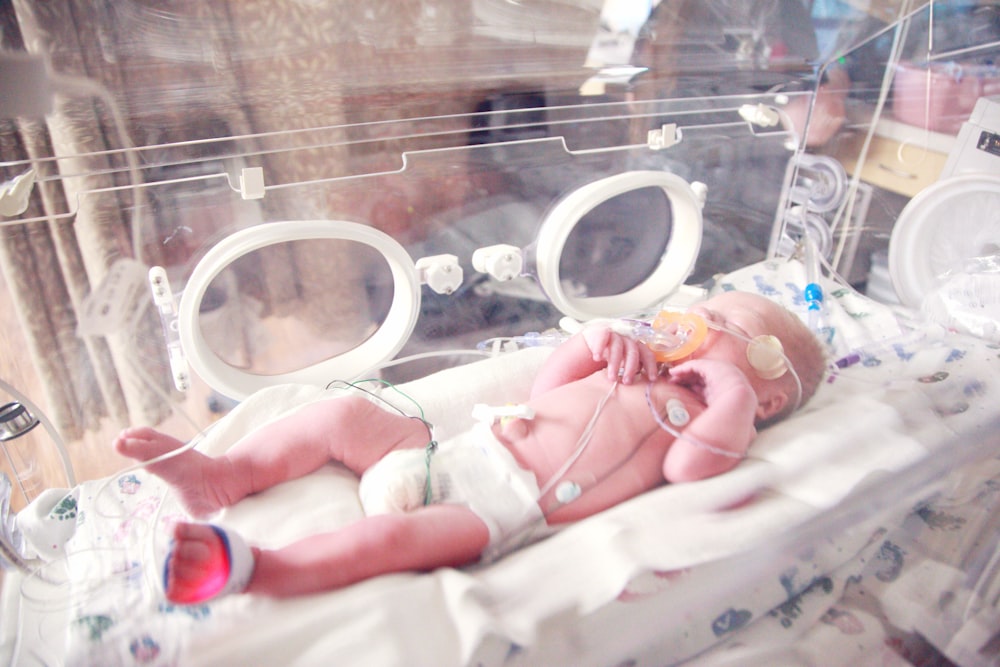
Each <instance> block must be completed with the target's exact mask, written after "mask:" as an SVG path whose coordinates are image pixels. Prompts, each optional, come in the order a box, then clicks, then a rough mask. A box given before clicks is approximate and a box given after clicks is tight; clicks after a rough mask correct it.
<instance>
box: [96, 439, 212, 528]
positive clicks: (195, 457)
mask: <svg viewBox="0 0 1000 667" xmlns="http://www.w3.org/2000/svg"><path fill="white" fill-rule="evenodd" d="M183 446H184V443H183V442H181V441H180V440H178V439H176V438H173V437H171V436H169V435H166V434H164V433H160V432H159V431H157V430H155V429H152V428H148V427H145V426H140V427H134V428H127V429H125V430H124V431H122V432H121V433H120V434H119V435H118V437H117V438H116V439H115V449H116V450H117V451H118V453H119V454H122V455H123V456H127V457H129V458H131V459H135V460H137V461H143V462H148V461H153V460H154V459H156V458H158V457H160V456H163V455H164V454H169V453H170V452H173V451H175V450H177V449H180V448H181V447H183ZM146 469H147V470H149V472H151V473H153V474H154V475H156V476H157V477H159V478H160V479H162V480H163V481H165V482H166V483H167V484H169V485H170V486H172V487H173V489H174V491H175V492H176V493H177V495H178V497H179V499H180V501H181V504H182V505H184V508H185V509H186V510H187V511H188V513H189V514H190V515H191V516H193V517H195V518H205V517H208V516H211V515H212V514H214V513H216V512H218V511H219V510H221V509H222V508H223V507H226V506H228V505H230V504H232V503H230V502H227V501H226V495H225V494H224V493H222V492H221V491H222V488H223V486H224V483H225V478H224V477H225V476H224V470H223V464H221V463H220V462H219V461H218V460H216V459H212V458H211V457H208V456H205V455H204V454H202V453H201V452H197V451H195V450H193V449H189V450H187V451H184V452H181V453H180V454H177V455H176V456H169V457H167V458H165V459H163V460H162V461H156V462H155V463H149V464H148V465H147V466H146Z"/></svg>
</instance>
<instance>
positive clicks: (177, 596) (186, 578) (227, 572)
mask: <svg viewBox="0 0 1000 667" xmlns="http://www.w3.org/2000/svg"><path fill="white" fill-rule="evenodd" d="M253 565H254V560H253V552H252V551H251V550H250V548H249V547H247V546H246V544H245V543H244V542H243V540H242V539H240V537H239V536H238V535H237V534H235V533H233V532H230V531H227V530H225V529H223V528H221V527H218V526H211V525H208V524H198V523H179V524H177V526H176V527H175V528H174V539H173V542H171V544H170V553H169V555H168V556H167V561H166V564H165V566H164V588H165V592H166V596H167V599H168V600H170V601H171V602H174V603H177V604H196V603H199V602H205V601H207V600H210V599H212V598H214V597H218V596H220V595H227V594H229V593H238V592H242V591H243V590H244V589H246V586H247V584H248V583H249V580H250V577H251V576H252V574H253Z"/></svg>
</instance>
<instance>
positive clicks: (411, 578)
mask: <svg viewBox="0 0 1000 667" xmlns="http://www.w3.org/2000/svg"><path fill="white" fill-rule="evenodd" d="M789 270H798V268H796V267H794V266H791V267H788V266H777V265H768V264H766V263H765V264H762V265H759V266H755V267H750V268H749V269H748V270H747V271H748V272H749V273H746V274H742V275H736V276H732V277H730V278H731V281H732V282H728V283H725V282H724V283H722V287H723V288H725V287H727V286H730V287H731V286H736V287H740V288H741V289H746V288H747V287H746V285H751V286H754V287H755V288H759V290H758V291H761V292H762V293H768V294H769V296H772V298H778V299H779V300H783V299H782V298H781V297H782V295H787V296H788V299H787V301H788V303H790V304H791V305H792V307H793V308H794V307H795V303H794V302H795V292H794V290H792V289H791V287H788V286H789V285H794V284H796V283H795V281H796V280H797V277H796V276H794V275H792V276H789V275H786V273H787V272H788V271H789ZM799 298H800V297H799ZM788 303H786V305H788ZM799 305H800V306H801V304H799ZM829 308H830V317H831V321H832V322H834V323H835V324H836V326H838V327H841V328H842V329H843V330H845V331H850V332H851V333H850V335H851V336H852V337H853V338H852V340H854V341H859V340H861V339H862V337H863V336H862V332H863V330H864V327H865V325H866V323H877V324H876V325H875V326H876V330H875V331H873V332H869V339H877V338H882V339H885V340H887V341H889V343H885V342H884V341H883V342H879V343H878V344H877V345H876V346H875V347H874V348H873V350H874V351H872V352H871V353H868V354H867V356H864V361H858V362H856V363H854V362H852V363H845V366H847V367H846V368H845V369H844V371H843V374H842V375H839V376H836V377H833V378H831V381H830V382H829V383H828V384H826V385H824V387H823V388H822V390H821V391H820V393H819V394H818V395H817V397H816V398H815V399H814V400H813V402H811V403H810V404H809V405H808V406H806V408H805V409H803V410H802V411H800V412H799V413H798V414H797V415H795V416H793V417H792V418H790V419H788V420H787V421H785V422H783V423H782V424H779V425H777V426H775V427H773V428H771V429H769V430H767V431H765V432H763V433H762V434H761V435H760V436H759V438H758V440H757V441H756V442H755V443H754V445H753V448H752V450H751V455H750V457H749V458H748V459H747V460H746V461H745V462H743V463H742V464H741V465H740V466H738V467H737V469H735V470H734V471H732V472H731V473H728V474H726V475H722V476H719V477H716V478H713V479H709V480H705V481H702V482H697V483H692V484H683V485H673V486H665V487H661V488H660V489H657V490H655V491H652V492H650V493H647V494H645V495H643V496H641V497H639V498H635V499H633V500H631V501H629V502H627V503H624V504H622V505H620V506H618V507H615V508H613V509H611V510H608V511H606V512H603V513H601V514H599V515H597V516H595V517H592V518H590V519H587V520H586V521H583V522H580V523H578V524H576V525H573V526H570V527H567V528H566V529H564V530H563V531H561V532H560V533H558V534H556V535H554V536H553V537H551V538H548V539H546V540H544V541H543V542H540V543H538V544H535V545H532V546H530V547H528V548H525V549H523V550H520V551H518V552H515V553H513V554H511V555H509V556H507V557H505V558H503V559H501V560H500V561H498V562H496V563H494V564H492V565H489V566H485V567H471V568H465V569H461V570H456V569H441V570H438V571H435V572H432V573H427V574H397V575H391V576H384V577H379V578H377V579H374V580H371V581H367V582H364V583H361V584H358V585H355V586H352V587H349V588H347V589H344V590H340V591H335V592H330V593H324V594H316V595H310V596H306V597H302V598H298V599H294V600H285V601H278V600H271V599H263V598H258V597H254V596H236V597H231V598H226V599H223V600H219V601H217V602H213V603H212V604H209V605H204V606H200V607H194V608H185V609H179V608H176V607H172V606H168V605H166V606H165V605H163V604H162V600H161V597H160V593H159V590H158V578H159V576H160V573H159V572H158V571H156V568H155V567H154V565H153V563H155V560H156V559H155V556H156V553H157V552H158V551H159V550H162V548H163V545H162V535H163V534H165V532H166V530H165V529H166V524H167V523H169V522H170V521H172V520H174V519H176V518H178V517H179V516H180V511H179V509H178V506H177V505H176V504H175V503H174V502H173V501H172V499H171V498H170V497H169V494H167V493H166V491H165V489H164V488H163V486H162V485H161V484H159V483H158V482H157V481H156V480H155V479H153V478H151V477H150V476H148V475H146V474H144V473H143V472H142V471H138V472H135V473H130V474H129V475H126V476H123V477H121V478H115V479H114V480H110V481H109V482H110V483H100V482H95V483H88V484H86V485H84V488H83V489H82V493H81V496H80V503H81V514H83V515H85V516H86V517H87V520H86V521H84V522H82V523H81V524H80V525H79V527H78V530H77V534H76V536H75V537H74V539H73V540H71V543H70V545H69V546H68V552H69V553H70V556H69V561H70V562H72V563H73V564H74V567H72V568H70V569H71V570H72V571H73V575H74V578H73V584H72V585H71V586H70V587H71V588H72V589H73V590H74V593H80V594H79V595H77V596H76V597H74V598H73V599H74V602H73V603H72V604H69V603H67V604H63V605H57V606H59V609H58V613H56V612H55V611H53V610H52V609H51V608H50V609H47V610H46V609H42V610H41V611H40V612H39V613H40V614H41V615H42V617H43V620H44V621H46V622H51V623H53V624H54V623H55V621H54V620H53V619H54V618H55V617H56V616H59V617H61V618H62V619H63V621H66V618H67V617H68V618H69V621H68V626H69V628H70V630H69V633H68V636H69V644H68V646H67V649H66V650H67V653H68V662H70V663H71V664H98V663H100V664H184V665H218V664H240V665H255V664H259V665H270V664H283V665H313V664H324V665H325V664H365V665H368V664H371V665H462V664H483V665H488V664H511V665H533V664H573V665H585V664H595V665H598V664H610V663H613V662H617V661H622V660H625V659H631V660H633V661H634V662H635V664H637V665H639V664H662V663H663V662H664V660H671V661H676V660H680V659H683V658H687V657H691V656H694V655H697V654H699V653H702V652H704V651H707V650H711V649H712V648H713V647H718V648H717V650H726V649H727V647H731V646H733V643H734V642H735V643H736V644H737V645H738V644H739V643H740V642H741V641H744V640H745V641H751V640H753V638H754V637H755V636H760V637H764V638H765V639H766V641H768V642H773V641H774V637H773V634H772V633H771V631H769V630H767V628H768V627H770V626H769V625H768V624H769V623H771V624H776V627H778V628H782V629H783V628H789V627H798V626H799V625H801V624H802V623H804V622H805V619H807V618H811V619H812V621H813V622H815V620H816V618H817V617H818V616H819V615H820V614H821V612H820V613H817V614H813V615H812V616H810V614H808V613H806V611H805V609H806V606H805V605H804V603H803V604H802V605H800V604H799V602H794V604H792V603H793V601H799V600H802V599H804V597H803V596H805V594H806V593H810V594H811V595H812V598H813V599H818V600H819V602H817V603H816V604H817V605H818V606H817V608H822V607H824V604H825V607H829V605H830V604H831V603H832V602H833V600H835V599H836V596H837V595H839V593H840V592H841V591H843V589H844V586H846V585H847V582H848V581H849V580H850V579H851V577H853V576H855V575H856V574H857V572H858V571H860V567H861V566H860V565H859V563H864V562H865V559H866V558H868V557H870V556H871V554H872V553H873V552H877V551H878V549H879V548H880V544H881V542H880V540H879V539H878V536H879V535H881V534H882V533H881V532H880V531H881V526H882V525H884V524H885V522H886V521H888V520H890V519H892V518H893V517H895V518H896V519H898V518H900V517H901V516H903V515H905V514H906V513H908V512H909V510H910V509H911V508H910V507H909V506H908V505H903V506H900V507H889V508H887V509H886V511H883V512H875V511H873V512H872V513H871V514H870V515H869V516H867V517H863V520H857V519H856V517H853V516H849V515H845V516H844V517H843V518H842V517H840V515H839V514H838V513H837V512H838V511H839V510H840V509H841V508H842V507H850V506H851V501H852V499H854V496H853V495H852V494H857V493H858V492H859V490H860V489H866V488H868V489H870V490H872V491H877V490H878V485H879V482H880V480H884V479H888V478H890V477H891V476H892V475H893V473H895V472H897V471H900V470H904V469H906V468H907V467H908V466H910V465H911V464H913V463H914V462H918V461H920V460H921V459H923V458H924V457H925V456H926V455H927V453H928V452H929V451H932V450H934V449H935V448H936V447H938V446H940V445H941V444H943V443H945V442H947V441H948V439H949V438H950V436H951V435H952V434H953V433H954V432H955V431H958V430H962V429H964V428H965V427H966V425H969V424H971V425H975V424H978V423H982V422H983V421H984V420H985V419H986V418H987V417H988V416H991V415H993V414H995V412H996V408H995V405H996V404H997V401H996V397H995V396H994V395H993V394H995V393H996V391H997V389H996V388H995V387H993V386H992V384H991V383H992V382H993V379H994V378H995V377H998V376H1000V374H998V373H996V368H995V364H996V363H997V362H996V355H995V350H990V349H988V348H986V347H985V346H982V345H981V344H979V342H978V341H975V340H972V339H964V338H958V339H954V338H949V337H944V338H940V337H937V338H935V337H928V336H927V335H924V334H921V335H919V336H911V337H909V338H906V339H900V338H899V332H898V330H892V331H888V332H886V331H884V327H885V326H886V324H887V323H888V324H891V325H892V326H895V321H894V319H893V318H891V316H888V315H886V313H885V312H884V311H883V310H881V309H880V308H879V307H877V306H875V305H873V304H871V303H870V302H866V301H864V300H863V299H862V300H859V299H858V298H857V297H855V296H853V295H850V294H846V293H845V294H843V295H842V298H837V297H831V299H830V304H829ZM876 333H877V334H878V335H877V336H875V335H874V334H876ZM883 334H887V335H883ZM846 335H847V334H845V336H846ZM893 336H895V338H893ZM846 347H847V348H849V350H847V351H850V350H853V349H854V348H855V347H857V346H856V345H855V344H854V343H853V342H852V343H851V344H849V345H847V346H846ZM546 354H547V350H545V349H538V348H536V349H529V350H523V351H520V352H516V353H513V354H511V355H507V356H504V357H501V358H497V359H490V360H486V361H482V362H477V363H475V364H471V365H469V366H466V367H461V368H456V369H451V370H448V371H444V372H442V373H439V374H435V375H433V376H429V377H427V378H423V379H421V380H418V381H416V382H413V383H409V384H407V385H404V386H402V387H401V389H402V390H403V391H404V392H405V393H406V394H407V395H408V396H410V397H412V398H413V399H415V400H416V401H417V402H418V403H419V404H420V405H421V406H422V407H423V409H424V411H425V415H426V418H427V419H428V420H429V421H431V422H432V423H434V424H435V425H436V427H437V428H438V434H439V436H440V437H448V435H450V434H451V433H454V432H455V431H458V430H462V429H464V428H466V427H467V426H468V424H469V423H470V422H471V415H470V413H471V407H472V404H473V403H477V402H484V403H492V404H503V403H506V402H511V401H518V400H522V399H523V398H525V397H526V396H527V392H528V389H529V387H530V383H531V378H532V377H533V374H534V371H535V369H536V368H537V367H538V365H539V364H540V363H541V361H542V360H543V359H544V357H545V355H546ZM838 354H846V351H844V350H842V351H841V352H839V353H838ZM927 378H932V380H927ZM336 393H337V392H336V391H333V392H331V391H324V390H320V389H315V388H309V387H301V386H281V387H276V388H273V389H268V390H265V391H262V392H259V393H258V394H256V395H254V396H252V397H251V398H250V399H248V400H247V401H245V402H244V403H243V404H241V405H240V406H238V407H237V408H236V409H235V410H234V411H233V412H232V413H231V414H230V415H228V416H227V417H226V418H224V419H223V420H221V421H220V422H219V423H218V424H217V425H216V426H215V427H213V428H212V429H211V430H210V431H209V432H208V433H207V434H206V436H205V438H204V441H203V442H201V443H200V444H199V447H201V448H202V449H203V450H204V451H207V452H219V451H222V450H224V449H226V448H227V447H229V446H231V445H232V444H233V443H234V442H235V441H236V440H237V439H238V438H239V437H240V436H241V435H242V434H243V433H246V432H248V431H250V430H253V429H254V428H256V427H257V426H259V425H260V424H262V423H264V422H266V421H269V420H271V419H273V418H275V417H276V416H279V415H281V414H284V413H286V412H288V411H292V410H296V409H299V408H300V407H301V406H302V405H304V404H306V403H308V402H309V401H312V400H318V399H321V398H326V397H329V396H331V395H334V394H336ZM384 396H385V397H386V398H387V399H390V400H392V399H393V396H394V394H393V393H392V392H391V391H386V392H385V393H384ZM963 402H964V409H961V410H958V409H957V407H956V406H958V407H961V406H960V405H958V404H959V403H963ZM398 405H399V407H401V408H403V409H410V408H411V404H410V403H409V402H408V401H407V400H405V399H398ZM915 408H919V411H915ZM963 420H964V421H963ZM356 484H357V482H356V480H355V479H354V478H353V476H352V475H350V474H348V473H347V472H346V471H344V470H343V469H342V468H340V467H338V466H336V465H332V464H331V465H329V466H327V467H325V468H324V469H322V470H320V471H318V472H317V473H315V474H313V475H310V476H308V477H306V478H304V479H301V480H295V481H293V482H289V483H287V484H283V485H281V486H279V487H276V488H274V489H271V490H269V491H267V492H265V493H262V494H259V495H257V496H254V497H251V498H248V499H246V500H244V501H242V502H240V503H239V504H238V505H236V506H234V507H232V508H230V509H229V510H227V511H226V512H224V513H223V514H222V516H221V517H220V519H219V520H220V522H221V523H224V524H226V525H228V526H231V527H233V528H235V529H236V530H237V531H239V532H241V533H242V534H243V535H245V536H246V537H247V539H248V540H249V541H251V542H255V543H258V544H261V545H263V546H272V547H273V546H279V545H281V544H286V543H288V542H289V541H292V540H294V539H296V538H298V537H301V536H304V535H308V534H312V533H315V532H318V531H325V530H330V529H333V528H335V527H337V526H340V525H343V524H345V523H347V522H350V521H353V520H355V519H357V518H359V517H360V516H361V509H360V505H359V503H358V501H357V496H356ZM109 508H110V509H109ZM831 508H832V509H831ZM820 520H822V521H825V522H826V523H825V524H823V525H829V526H832V528H831V529H830V533H829V535H825V536H824V538H823V539H822V540H821V541H820V542H815V541H810V540H813V539H814V537H815V536H812V537H809V538H808V539H807V538H806V537H799V536H800V535H807V536H808V533H809V530H808V529H809V528H810V525H811V524H812V522H820V523H822V522H821V521H820ZM817 525H819V524H817ZM882 532H884V531H882ZM98 545H101V546H102V547H103V545H107V548H109V549H111V550H112V551H113V552H114V554H115V558H113V559H109V558H107V557H104V555H103V554H102V552H99V551H96V550H95V549H96V547H97V546H98ZM99 554H102V557H101V558H95V556H97V555H99ZM792 556H794V559H795V560H794V561H792V562H791V564H789V562H786V561H785V560H784V558H788V557H792ZM110 562H115V563H128V564H129V567H131V568H133V569H129V568H126V573H127V576H125V577H123V576H121V571H122V568H121V567H118V569H117V571H116V570H115V567H114V566H109V565H108V564H109V563H110ZM109 567H110V569H111V570H112V572H117V576H112V574H109V572H108V568H109ZM102 568H103V569H102ZM95 580H96V581H98V582H100V585H99V586H96V588H97V589H100V590H101V592H102V594H100V595H98V594H94V590H95V586H94V585H93V583H94V581H95ZM123 587H124V588H123ZM10 588H11V587H10V586H7V587H5V591H8V590H9V589H10ZM126 590H127V591H128V595H126V594H125V592H124V591H126ZM830 596H833V597H830ZM827 598H830V599H827ZM789 604H792V606H790V607H789V606H788V605H789ZM810 608H811V607H810ZM776 610H777V611H776ZM36 611H37V610H36ZM8 617H9V615H8ZM5 625H7V624H5ZM8 629H9V627H5V628H4V631H5V633H6V632H8ZM799 634H801V632H800V633H799ZM761 641H765V640H761ZM140 657H141V658H144V659H145V662H144V663H143V662H142V661H140V660H139V658H140Z"/></svg>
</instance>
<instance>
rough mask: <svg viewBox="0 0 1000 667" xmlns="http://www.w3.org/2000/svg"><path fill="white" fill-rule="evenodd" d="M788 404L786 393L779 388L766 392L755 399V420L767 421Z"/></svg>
mask: <svg viewBox="0 0 1000 667" xmlns="http://www.w3.org/2000/svg"><path fill="white" fill-rule="evenodd" d="M786 405H788V395H787V394H785V392H783V391H781V390H780V389H774V390H773V391H769V392H767V394H766V395H764V396H759V397H758V399H757V421H758V422H761V421H767V420H768V419H771V418H772V417H775V416H776V415H778V414H780V413H781V411H782V410H784V409H785V406H786Z"/></svg>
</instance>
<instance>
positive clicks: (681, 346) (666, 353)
mask: <svg viewBox="0 0 1000 667" xmlns="http://www.w3.org/2000/svg"><path fill="white" fill-rule="evenodd" d="M650 326H651V329H652V330H651V331H650V333H649V334H648V338H647V339H646V340H644V341H643V342H644V343H646V347H648V348H649V349H650V350H652V351H653V356H654V357H655V358H656V360H657V361H659V362H660V363H663V362H669V361H677V360H678V359H683V358H685V357H687V356H690V355H691V353H692V352H694V351H695V350H697V349H698V348H699V347H700V346H701V344H702V343H703V342H704V341H705V336H707V335H708V324H706V323H705V320H704V318H702V317H700V316H698V315H695V314H694V313H679V312H675V311H669V310H661V311H660V314H659V315H657V316H656V318H655V319H654V320H653V321H652V323H651V325H650Z"/></svg>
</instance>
